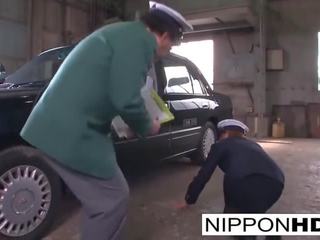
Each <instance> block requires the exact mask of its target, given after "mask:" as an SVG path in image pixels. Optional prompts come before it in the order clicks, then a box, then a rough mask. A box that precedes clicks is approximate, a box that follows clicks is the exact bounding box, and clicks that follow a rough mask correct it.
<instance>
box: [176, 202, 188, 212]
mask: <svg viewBox="0 0 320 240" xmlns="http://www.w3.org/2000/svg"><path fill="white" fill-rule="evenodd" d="M174 207H175V209H177V210H183V209H186V208H188V207H189V205H188V204H187V203H186V202H185V201H183V202H179V203H176V204H175V206H174Z"/></svg>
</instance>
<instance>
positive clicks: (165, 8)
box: [149, 1, 193, 32]
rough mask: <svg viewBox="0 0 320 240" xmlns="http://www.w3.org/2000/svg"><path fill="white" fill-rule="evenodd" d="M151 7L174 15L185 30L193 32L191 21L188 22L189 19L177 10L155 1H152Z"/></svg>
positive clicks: (171, 15)
mask: <svg viewBox="0 0 320 240" xmlns="http://www.w3.org/2000/svg"><path fill="white" fill-rule="evenodd" d="M149 3H150V9H156V10H159V11H162V12H164V13H166V14H167V15H169V16H170V17H172V18H173V19H174V20H175V21H176V22H177V23H178V24H179V25H180V26H181V29H182V31H183V32H191V31H192V30H193V27H192V25H191V24H190V23H188V22H187V20H186V19H185V18H184V17H183V16H182V15H181V14H180V13H179V12H177V11H176V10H174V9H172V8H170V7H168V6H166V5H164V4H162V3H157V2H154V1H150V2H149Z"/></svg>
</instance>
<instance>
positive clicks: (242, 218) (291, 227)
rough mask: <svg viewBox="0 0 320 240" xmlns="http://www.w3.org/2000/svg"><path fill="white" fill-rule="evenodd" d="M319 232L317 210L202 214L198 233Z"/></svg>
mask: <svg viewBox="0 0 320 240" xmlns="http://www.w3.org/2000/svg"><path fill="white" fill-rule="evenodd" d="M246 235H247V236H251V235H252V236H285V235H287V236H320V214H202V236H246Z"/></svg>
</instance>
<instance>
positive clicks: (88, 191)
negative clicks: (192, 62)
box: [21, 3, 192, 240]
mask: <svg viewBox="0 0 320 240" xmlns="http://www.w3.org/2000/svg"><path fill="white" fill-rule="evenodd" d="M191 29H192V27H191V26H190V25H189V24H188V23H187V22H186V21H185V19H184V18H183V17H182V16H181V15H180V14H179V13H178V12H176V11H174V10H173V9H171V8H169V7H167V6H165V5H162V4H157V3H155V4H154V6H153V7H152V8H151V9H150V11H149V12H148V13H147V14H146V15H145V16H144V17H142V18H141V21H136V22H122V23H116V24H112V25H108V26H105V27H103V28H101V29H99V30H97V31H96V32H94V33H92V34H91V35H89V36H88V37H86V38H85V39H84V40H82V41H81V42H80V43H79V44H78V45H77V46H76V47H75V49H74V50H73V51H72V52H71V53H70V54H69V56H68V57H67V58H66V59H65V61H64V63H63V64H62V65H61V67H60V68H59V70H58V72H57V73H56V75H55V76H54V78H53V79H52V81H51V83H50V84H49V86H48V88H47V89H46V91H45V92H44V94H43V96H42V97H41V98H40V100H39V102H38V103H37V105H36V106H35V107H34V109H33V111H32V113H31V115H30V117H29V119H28V120H27V122H26V124H25V126H24V127H23V129H22V131H21V136H22V138H23V139H25V140H26V141H27V142H29V143H30V144H31V145H33V146H35V147H36V148H38V149H39V150H41V151H42V152H43V153H44V154H45V155H46V156H47V158H46V161H47V162H48V164H49V165H50V166H51V167H52V168H53V169H55V170H56V172H57V173H58V174H59V175H60V176H61V178H62V179H63V180H64V182H65V183H66V184H67V186H68V187H69V188H70V190H71V191H72V192H73V193H74V194H75V196H76V197H77V198H78V199H79V200H80V202H81V204H82V206H83V209H84V222H83V229H82V239H84V240H87V239H94V240H99V239H104V240H105V239H118V238H119V234H120V230H121V227H122V226H123V223H124V221H125V218H126V213H127V202H128V196H129V190H128V185H127V182H126V180H125V178H124V176H123V174H122V172H121V170H120V169H119V167H118V164H117V161H116V156H115V151H114V146H113V142H112V138H111V134H110V132H111V130H110V128H111V122H112V119H113V118H114V117H115V116H117V115H120V116H121V117H122V119H123V120H124V121H125V122H126V123H127V124H128V125H129V126H130V128H131V129H132V131H134V132H136V133H137V134H139V135H141V136H146V135H149V134H150V135H152V134H156V133H157V132H158V131H159V128H160V123H159V122H158V121H157V120H155V119H150V117H149V115H148V113H147V111H146V109H145V106H144V102H143V99H142V97H141V95H140V89H141V88H142V86H143V85H144V84H145V82H144V81H145V78H146V74H147V72H148V69H149V67H150V66H151V63H152V61H153V59H154V57H162V56H164V55H166V54H168V52H169V51H170V49H171V46H172V45H173V44H174V43H175V42H177V41H179V40H180V39H181V37H182V34H183V32H184V31H189V30H191Z"/></svg>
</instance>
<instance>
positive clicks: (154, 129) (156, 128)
mask: <svg viewBox="0 0 320 240" xmlns="http://www.w3.org/2000/svg"><path fill="white" fill-rule="evenodd" d="M160 127H161V124H160V121H159V119H154V120H153V122H152V127H151V131H150V135H156V134H158V133H159V131H160Z"/></svg>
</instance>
